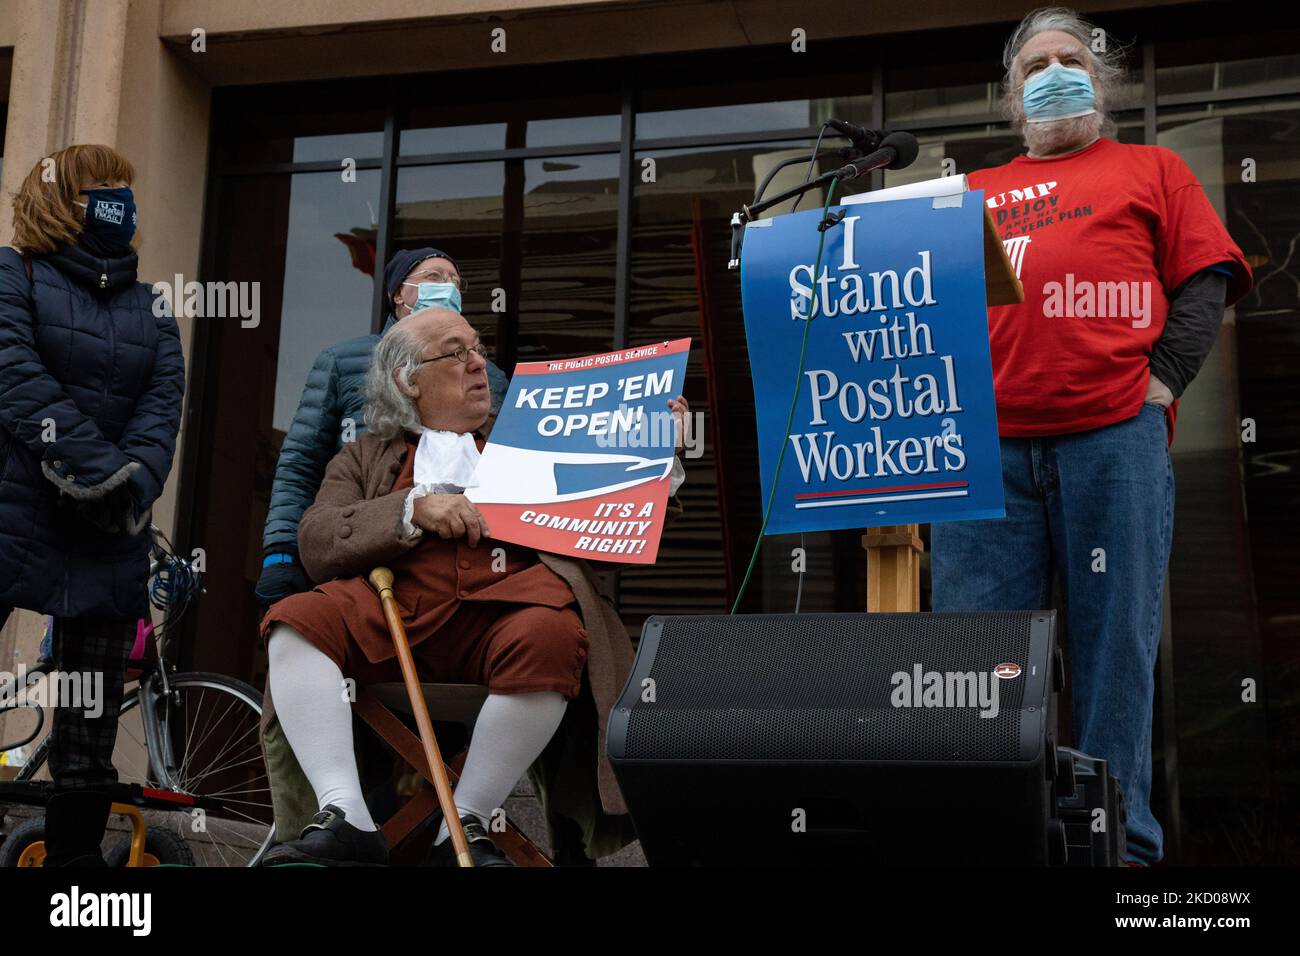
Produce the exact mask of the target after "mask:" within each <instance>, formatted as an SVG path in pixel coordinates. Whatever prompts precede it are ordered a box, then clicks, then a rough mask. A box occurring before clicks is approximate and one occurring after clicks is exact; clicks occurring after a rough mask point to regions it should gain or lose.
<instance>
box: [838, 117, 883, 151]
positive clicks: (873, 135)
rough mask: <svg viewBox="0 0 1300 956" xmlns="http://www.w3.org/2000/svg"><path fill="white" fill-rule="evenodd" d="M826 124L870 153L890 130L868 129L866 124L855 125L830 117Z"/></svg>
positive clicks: (860, 148) (857, 146)
mask: <svg viewBox="0 0 1300 956" xmlns="http://www.w3.org/2000/svg"><path fill="white" fill-rule="evenodd" d="M826 125H827V126H829V127H830V128H831V129H833V130H835V132H837V133H839V134H840V135H841V136H845V137H848V139H849V140H850V141H851V142H852V143H853V145H854V146H855V147H856V148H857V149H859V150H861V151H862V152H864V153H869V152H871V151H872V150H873V149H875V148H876V147H878V146H879V145H880V141H881V140H882V139H883V138H884V137H885V136H886V134H887V133H888V132H889V131H888V130H883V129H867V128H866V127H865V126H854V125H853V124H852V123H846V122H844V120H837V119H828V120H827V121H826Z"/></svg>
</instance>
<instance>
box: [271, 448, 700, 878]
mask: <svg viewBox="0 0 1300 956" xmlns="http://www.w3.org/2000/svg"><path fill="white" fill-rule="evenodd" d="M490 424H491V422H489V426H490ZM483 433H484V432H483V431H480V432H479V434H480V435H482V434H483ZM407 454H408V452H407V444H406V442H405V440H404V439H403V438H400V437H399V438H395V439H392V440H388V441H385V440H381V439H378V438H376V437H374V436H373V435H370V434H365V435H363V436H361V437H360V438H359V439H358V440H357V441H355V442H350V443H347V444H345V445H344V446H343V450H342V451H340V452H339V453H338V455H336V456H335V457H334V459H333V460H332V461H331V462H330V464H329V467H328V468H327V470H326V472H325V479H324V481H323V482H322V484H321V488H320V491H319V492H318V493H317V496H316V501H315V503H314V504H313V505H312V506H311V507H310V508H309V509H308V510H307V512H306V513H305V514H304V515H303V517H302V521H301V522H300V523H299V526H298V546H299V553H300V555H301V558H302V562H303V566H304V567H305V568H306V570H307V573H308V574H309V575H310V576H311V577H312V579H313V580H315V581H321V582H324V581H330V580H333V579H336V578H350V577H364V576H365V575H367V574H368V573H369V571H370V570H371V569H372V568H374V567H376V566H379V565H384V564H388V563H390V562H392V561H394V560H395V559H397V558H399V557H400V556H401V555H403V554H404V553H405V552H406V551H408V550H409V549H410V548H411V547H413V546H414V545H413V543H411V542H406V541H404V540H403V539H402V538H401V536H400V535H401V521H402V512H403V507H404V504H405V498H406V494H407V493H406V491H405V490H399V491H396V492H395V491H393V485H394V483H395V482H396V480H397V477H398V475H399V474H400V473H401V471H402V466H403V462H404V460H405V458H406V455H407ZM680 513H681V504H680V503H679V502H678V500H677V499H676V498H671V499H669V502H668V510H667V513H666V516H667V518H666V520H672V519H673V518H675V517H677V516H678V515H679V514H680ZM538 557H539V558H540V559H541V561H542V562H543V563H544V564H545V565H546V566H547V567H549V568H550V569H551V570H552V571H554V572H555V573H556V574H557V575H559V576H560V577H561V578H563V579H564V581H565V582H567V583H568V585H569V587H570V588H571V589H572V591H573V594H574V597H576V598H577V602H578V608H579V612H580V614H581V617H582V623H583V627H584V629H585V630H586V631H587V635H588V638H589V640H590V642H591V644H590V647H589V649H588V652H587V664H586V666H587V680H588V683H589V686H590V691H591V699H592V700H594V703H595V708H594V714H591V715H590V716H591V717H592V718H594V719H595V721H596V725H597V726H596V727H595V728H594V731H595V732H594V734H592V735H591V736H592V737H594V742H595V745H596V746H595V754H594V755H590V756H594V757H595V763H596V766H595V768H594V770H595V779H596V784H597V787H598V792H599V803H600V807H599V808H596V807H589V808H588V809H589V810H593V811H594V810H600V811H603V814H605V815H619V814H626V813H627V807H626V804H625V803H624V802H623V796H622V794H621V793H620V792H619V789H618V784H617V782H616V781H615V779H614V773H613V769H612V767H611V766H610V764H609V760H608V757H607V756H606V753H605V726H606V723H607V721H608V718H609V713H610V711H611V710H612V709H613V707H614V704H615V702H616V701H617V699H618V695H619V694H620V693H621V691H622V689H623V685H624V684H625V683H626V682H627V677H628V674H629V673H630V671H631V667H632V659H633V649H632V643H631V641H630V640H629V639H628V636H627V630H626V628H625V627H624V625H623V622H622V621H621V620H620V619H619V616H618V612H617V611H616V610H615V609H614V606H613V603H612V601H611V600H610V599H609V598H608V597H607V596H606V595H604V594H603V593H602V591H601V588H600V584H599V582H598V581H597V579H596V578H595V576H594V574H593V572H592V569H591V565H590V564H589V563H588V562H586V561H581V560H576V559H572V558H564V557H560V556H558V555H554V554H548V553H546V552H539V554H538ZM366 587H367V588H368V587H369V585H366ZM371 593H372V594H373V592H371ZM396 597H397V598H398V603H399V605H400V604H401V602H402V597H403V596H402V595H400V594H398V595H396ZM374 600H375V602H376V604H377V603H378V600H379V598H378V597H377V596H376V597H375V598H374ZM405 606H412V605H410V604H408V605H405ZM581 699H582V698H580V699H579V700H581ZM578 702H579V701H575V702H574V703H575V705H576V704H577V703H578ZM570 709H571V710H572V709H573V707H572V706H571V708H570ZM587 709H588V711H590V710H591V708H590V706H588V708H587ZM589 719H590V718H589ZM566 724H568V720H567V719H566ZM584 730H585V728H584ZM563 732H564V728H563V727H562V728H561V733H563ZM557 736H559V735H558V734H557ZM584 736H585V734H584ZM262 742H263V749H264V752H265V754H266V758H267V768H268V773H269V774H270V777H271V784H272V797H273V800H274V802H275V813H276V830H277V836H278V838H279V839H282V840H283V839H292V838H294V837H296V836H297V833H298V831H299V830H300V829H301V827H302V826H305V825H306V824H307V823H308V822H309V820H310V817H311V815H312V814H313V813H315V810H316V806H315V801H314V799H313V798H311V789H310V786H309V785H307V782H306V778H305V777H304V776H303V774H302V771H301V768H299V767H298V765H297V761H296V759H294V758H293V755H292V752H291V748H289V747H288V745H287V741H285V739H284V735H283V731H281V730H280V729H279V721H278V720H277V719H276V718H275V712H274V705H273V703H272V701H271V697H270V689H269V686H268V689H267V694H266V698H265V704H264V710H263V715H262ZM586 750H590V747H589V746H588V747H587V748H586ZM561 760H563V761H564V762H565V764H566V765H565V766H564V767H563V768H561V770H560V773H561V778H560V779H559V786H557V787H556V788H555V789H556V790H557V791H559V790H561V789H562V790H563V791H564V792H566V793H568V794H570V795H573V794H579V795H580V794H581V793H582V792H583V791H584V790H587V791H589V789H590V788H589V787H584V786H583V782H582V781H574V780H573V779H571V778H572V776H573V770H574V761H572V760H568V759H567V758H561ZM583 762H585V763H587V767H586V768H585V769H586V772H587V773H590V772H591V770H592V769H593V768H592V767H591V766H590V762H591V761H590V760H586V761H583ZM535 767H536V765H535ZM566 773H567V774H568V775H569V777H570V779H568V780H564V779H563V775H564V774H566ZM534 779H535V782H541V783H543V785H544V783H545V778H543V779H542V780H541V781H538V780H537V778H536V777H535V778H534ZM588 779H589V778H588ZM541 796H542V798H543V802H544V804H547V803H548V802H549V806H548V813H549V812H550V811H554V810H559V811H560V812H561V813H563V814H564V815H567V816H570V817H571V818H572V817H575V816H576V814H574V813H572V812H568V813H566V812H565V809H564V807H563V802H564V797H563V795H562V794H560V793H558V792H557V793H556V794H552V795H551V798H550V800H549V801H548V799H547V795H546V794H542V795H541ZM570 802H577V803H581V797H579V799H578V800H577V801H570ZM578 822H579V823H580V824H581V825H582V826H583V829H584V832H585V833H586V834H587V837H588V839H587V844H588V851H589V853H591V855H596V854H595V852H593V851H598V850H603V851H605V852H608V851H610V850H612V849H613V848H614V847H613V846H612V844H610V842H609V841H608V839H605V840H602V839H601V838H600V837H599V836H597V837H594V838H593V833H595V834H599V833H601V832H604V833H606V834H608V832H609V828H608V827H606V828H604V830H603V831H602V830H601V828H599V827H597V826H596V825H595V824H594V823H592V821H590V820H579V821H578ZM622 832H625V833H628V834H630V832H631V830H630V828H629V827H623V828H622ZM593 841H594V843H595V844H596V845H593Z"/></svg>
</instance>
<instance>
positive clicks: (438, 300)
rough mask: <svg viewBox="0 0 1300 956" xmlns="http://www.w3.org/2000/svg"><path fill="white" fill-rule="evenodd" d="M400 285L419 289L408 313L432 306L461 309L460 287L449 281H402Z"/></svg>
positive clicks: (457, 310)
mask: <svg viewBox="0 0 1300 956" xmlns="http://www.w3.org/2000/svg"><path fill="white" fill-rule="evenodd" d="M402 285H413V286H415V287H416V288H417V289H419V290H420V292H419V295H418V296H417V297H416V300H415V305H413V306H411V311H410V312H409V313H408V315H410V314H414V313H416V312H423V311H424V310H425V309H432V308H439V309H451V310H452V311H453V312H459V311H461V308H460V289H458V288H456V286H455V285H454V284H453V283H451V282H403V283H402Z"/></svg>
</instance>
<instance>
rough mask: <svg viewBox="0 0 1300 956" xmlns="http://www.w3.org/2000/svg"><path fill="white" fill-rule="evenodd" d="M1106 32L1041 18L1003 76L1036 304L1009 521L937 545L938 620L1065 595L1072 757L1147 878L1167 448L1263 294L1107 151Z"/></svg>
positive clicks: (1014, 358) (1014, 257) (1017, 263)
mask: <svg viewBox="0 0 1300 956" xmlns="http://www.w3.org/2000/svg"><path fill="white" fill-rule="evenodd" d="M1093 35H1094V33H1093V27H1092V25H1091V24H1088V23H1086V22H1085V21H1083V20H1081V19H1080V18H1079V17H1078V16H1076V15H1075V14H1073V13H1070V12H1068V11H1062V10H1060V9H1059V8H1058V9H1055V10H1042V11H1037V12H1035V13H1032V14H1030V15H1029V16H1027V17H1026V18H1025V20H1024V21H1022V23H1021V24H1020V26H1019V27H1018V28H1017V29H1016V31H1015V33H1014V34H1013V35H1012V37H1011V39H1010V41H1009V42H1008V44H1007V47H1006V50H1005V52H1004V58H1003V62H1004V66H1005V67H1006V68H1007V76H1006V89H1007V101H1006V107H1007V112H1008V114H1009V115H1010V118H1011V121H1012V125H1013V127H1014V128H1015V129H1017V130H1018V131H1019V132H1020V133H1021V134H1022V136H1023V139H1024V142H1025V145H1026V147H1027V152H1026V154H1025V155H1023V156H1018V157H1017V158H1015V159H1014V160H1012V161H1011V162H1009V163H1007V164H1006V165H1005V166H1000V167H998V168H996V169H986V170H979V171H977V172H974V173H971V174H970V177H969V179H970V185H971V188H972V189H982V190H983V191H984V200H985V202H986V203H987V204H988V208H989V212H990V215H991V216H992V217H993V222H994V224H995V226H996V227H997V229H998V233H999V235H1000V236H1001V238H1002V240H1003V244H1004V246H1005V247H1006V250H1007V254H1008V256H1009V257H1010V259H1011V263H1012V265H1013V267H1014V268H1015V269H1016V272H1017V274H1018V275H1019V277H1020V281H1021V283H1022V285H1023V286H1024V290H1025V300H1024V302H1023V303H1021V304H1019V305H1011V306H998V307H994V308H990V309H989V310H988V320H989V341H990V351H991V353H992V358H993V379H994V390H995V393H996V397H997V409H998V427H999V432H1000V434H1001V436H1002V438H1001V452H1002V471H1003V483H1004V488H1005V496H1006V508H1007V516H1006V517H1005V518H1002V519H997V520H990V521H969V522H954V523H945V524H936V525H935V526H934V528H933V592H934V609H935V610H936V611H975V610H994V609H996V610H1006V609H1038V608H1042V607H1044V606H1046V605H1047V604H1048V603H1049V601H1050V600H1051V590H1052V578H1053V574H1056V575H1057V576H1058V577H1059V579H1060V583H1061V588H1062V593H1063V594H1064V597H1065V604H1066V616H1067V624H1068V628H1067V632H1068V634H1069V650H1070V659H1071V691H1072V696H1073V713H1072V716H1073V730H1074V738H1075V739H1074V743H1075V746H1077V747H1078V748H1079V749H1080V750H1083V751H1084V752H1086V753H1089V754H1091V755H1093V756H1095V757H1101V758H1104V759H1105V760H1106V761H1107V762H1108V764H1109V768H1110V772H1111V773H1112V774H1113V775H1114V776H1116V777H1117V778H1118V779H1119V781H1120V784H1121V786H1122V788H1123V790H1124V796H1125V800H1126V803H1127V806H1128V821H1127V827H1126V836H1127V844H1128V848H1127V858H1128V859H1127V861H1128V862H1130V863H1136V864H1148V865H1149V864H1152V863H1155V862H1156V861H1158V860H1159V859H1160V858H1161V855H1162V852H1163V833H1162V831H1161V828H1160V824H1159V823H1158V822H1157V821H1156V820H1155V817H1154V816H1153V815H1152V813H1151V808H1150V806H1149V802H1150V790H1151V711H1152V701H1153V698H1154V691H1155V682H1154V668H1155V660H1156V648H1157V644H1158V642H1159V635H1160V621H1161V611H1162V604H1163V601H1162V598H1163V590H1164V577H1165V568H1166V565H1167V563H1168V559H1169V550H1170V544H1171V540H1172V527H1173V471H1172V467H1171V464H1170V459H1169V450H1168V442H1169V441H1172V437H1173V421H1174V415H1175V410H1176V406H1177V398H1178V396H1179V395H1181V394H1182V391H1183V390H1184V389H1185V388H1186V387H1187V384H1188V383H1189V382H1190V381H1191V379H1192V378H1193V377H1194V376H1195V375H1196V373H1197V371H1198V370H1199V369H1200V367H1201V364H1202V363H1203V362H1204V360H1205V357H1206V355H1207V354H1208V353H1209V351H1210V348H1211V347H1212V346H1213V344H1214V341H1215V339H1216V338H1217V335H1218V329H1219V325H1220V323H1221V322H1222V319H1223V310H1224V306H1225V304H1229V303H1232V302H1235V301H1236V300H1238V299H1239V298H1241V296H1243V295H1244V294H1245V293H1246V292H1247V291H1249V289H1250V284H1251V275H1250V270H1249V268H1248V267H1247V265H1246V262H1245V260H1244V258H1243V257H1242V254H1241V250H1240V249H1238V248H1237V246H1236V244H1235V243H1234V242H1233V241H1232V239H1231V238H1230V237H1229V236H1228V233H1227V230H1226V229H1225V228H1224V226H1223V223H1222V222H1221V221H1220V219H1219V216H1218V214H1217V213H1216V212H1215V210H1214V208H1213V207H1212V206H1211V205H1210V202H1209V200H1208V199H1207V198H1206V196H1205V192H1204V190H1203V189H1202V188H1201V185H1200V183H1199V182H1197V180H1196V177H1195V176H1194V175H1193V174H1192V172H1191V170H1190V169H1188V167H1187V164H1186V163H1184V162H1183V161H1182V159H1180V158H1179V157H1178V156H1177V155H1176V154H1174V153H1173V152H1171V151H1170V150H1168V149H1165V148H1163V147H1160V146H1127V145H1123V144H1120V143H1118V142H1115V141H1114V140H1113V139H1109V138H1107V137H1105V136H1103V135H1102V133H1103V132H1107V131H1108V130H1109V129H1110V121H1109V118H1108V116H1107V114H1106V106H1107V102H1108V100H1109V98H1110V96H1111V94H1112V91H1113V90H1114V89H1115V87H1116V83H1117V80H1118V79H1119V77H1120V75H1121V69H1120V67H1119V65H1118V62H1117V59H1116V56H1115V54H1114V53H1111V54H1105V53H1103V54H1094V53H1093V52H1092V43H1091V41H1092V37H1093Z"/></svg>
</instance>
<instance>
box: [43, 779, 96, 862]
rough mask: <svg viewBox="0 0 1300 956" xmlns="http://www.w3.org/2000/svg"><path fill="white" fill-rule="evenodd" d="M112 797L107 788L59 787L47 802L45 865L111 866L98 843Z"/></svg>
mask: <svg viewBox="0 0 1300 956" xmlns="http://www.w3.org/2000/svg"><path fill="white" fill-rule="evenodd" d="M112 804H113V798H112V797H111V796H110V795H109V793H108V792H107V791H105V790H60V791H57V792H55V793H54V795H53V796H51V797H50V801H49V803H47V804H46V805H45V862H44V864H43V865H44V866H108V864H107V863H105V862H104V855H103V854H102V853H100V852H99V845H100V843H102V842H103V840H104V826H105V824H107V823H108V811H109V808H110V807H111V806H112Z"/></svg>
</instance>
